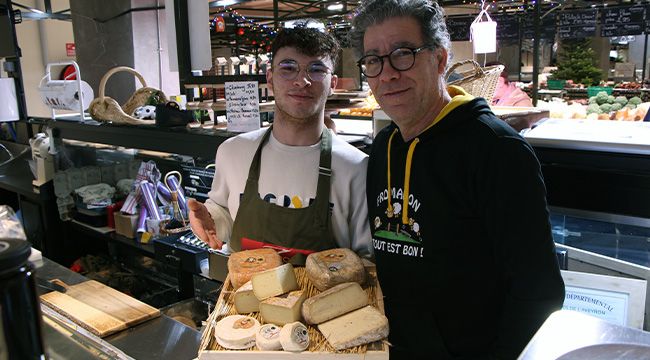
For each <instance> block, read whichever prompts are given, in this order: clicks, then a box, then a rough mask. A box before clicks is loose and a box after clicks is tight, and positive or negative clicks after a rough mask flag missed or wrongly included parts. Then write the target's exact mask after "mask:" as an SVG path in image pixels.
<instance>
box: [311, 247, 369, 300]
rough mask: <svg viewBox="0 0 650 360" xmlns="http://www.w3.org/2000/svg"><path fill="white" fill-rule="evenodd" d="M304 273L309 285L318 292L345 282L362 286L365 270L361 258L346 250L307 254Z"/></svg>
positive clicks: (337, 249)
mask: <svg viewBox="0 0 650 360" xmlns="http://www.w3.org/2000/svg"><path fill="white" fill-rule="evenodd" d="M305 272H306V273H307V277H308V278H309V280H310V281H311V283H312V284H314V286H315V287H316V288H317V289H318V290H320V291H325V290H327V289H330V288H332V287H333V286H335V285H338V284H342V283H346V282H356V283H359V284H363V283H364V282H365V280H366V270H365V268H364V266H363V262H362V261H361V258H359V256H358V255H357V254H356V253H355V252H354V251H352V250H350V249H347V248H336V249H329V250H325V251H320V252H316V253H312V254H309V256H307V260H306V262H305Z"/></svg>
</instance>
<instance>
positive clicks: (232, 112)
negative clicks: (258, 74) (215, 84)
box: [225, 81, 260, 132]
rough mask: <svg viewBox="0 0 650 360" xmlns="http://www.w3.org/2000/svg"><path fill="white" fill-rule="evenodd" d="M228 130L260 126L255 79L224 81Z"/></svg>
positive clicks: (239, 130)
mask: <svg viewBox="0 0 650 360" xmlns="http://www.w3.org/2000/svg"><path fill="white" fill-rule="evenodd" d="M225 90H226V91H225V92H226V118H227V119H228V131H233V132H247V131H253V130H257V129H259V128H260V98H259V93H258V84H257V81H237V82H227V83H225Z"/></svg>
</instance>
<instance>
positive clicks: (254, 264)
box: [228, 249, 282, 289]
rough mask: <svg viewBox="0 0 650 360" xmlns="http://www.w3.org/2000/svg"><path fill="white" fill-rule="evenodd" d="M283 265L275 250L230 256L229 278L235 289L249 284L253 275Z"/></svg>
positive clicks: (239, 253)
mask: <svg viewBox="0 0 650 360" xmlns="http://www.w3.org/2000/svg"><path fill="white" fill-rule="evenodd" d="M280 265H282V258H281V257H280V255H278V253H277V252H276V251H275V250H273V249H255V250H246V251H239V252H236V253H233V254H230V257H229V258H228V276H229V277H230V283H232V286H233V287H234V288H235V289H238V288H239V287H240V286H242V285H244V284H245V283H247V282H248V281H249V280H250V279H251V277H252V276H253V274H255V273H257V272H260V271H264V270H268V269H273V268H275V267H278V266H280Z"/></svg>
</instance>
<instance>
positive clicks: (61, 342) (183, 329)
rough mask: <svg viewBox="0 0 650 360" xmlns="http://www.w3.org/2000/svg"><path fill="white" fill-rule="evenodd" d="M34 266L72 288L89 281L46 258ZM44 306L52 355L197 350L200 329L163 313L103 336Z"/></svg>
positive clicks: (187, 353)
mask: <svg viewBox="0 0 650 360" xmlns="http://www.w3.org/2000/svg"><path fill="white" fill-rule="evenodd" d="M34 265H35V267H36V274H37V276H38V277H39V278H40V279H41V280H54V279H58V280H60V281H62V282H63V283H65V284H67V285H68V286H71V287H72V286H75V285H78V284H82V283H86V282H88V281H89V280H88V279H87V278H85V277H84V276H82V275H80V274H77V273H75V272H73V271H71V270H69V269H67V268H65V267H63V266H61V265H59V264H57V263H55V262H53V261H51V260H49V259H47V258H43V259H42V261H40V260H39V261H37V262H36V263H35V264H34ZM38 290H39V293H40V294H44V293H47V291H48V290H45V289H43V288H41V287H39V289H38ZM41 309H42V310H43V313H44V314H43V337H44V339H43V342H44V345H45V348H46V353H47V354H48V355H49V356H50V357H51V358H66V359H70V358H89V357H93V358H97V357H100V358H101V357H102V356H104V357H106V358H116V359H131V358H133V359H193V358H195V357H196V354H197V352H198V347H199V342H200V337H201V334H200V332H198V331H196V330H194V329H192V328H191V327H189V326H187V325H184V324H182V323H180V322H178V321H176V320H173V319H171V318H169V317H167V316H166V315H164V314H161V315H160V316H158V317H156V318H154V319H150V320H146V321H144V322H142V323H140V324H138V325H135V326H132V327H130V328H128V329H126V330H122V331H119V332H117V333H115V334H113V335H109V336H107V337H105V338H103V339H102V338H99V337H97V336H93V335H92V334H91V333H90V332H89V331H87V330H86V329H84V328H82V327H81V326H77V325H76V324H74V323H71V322H69V321H67V319H66V318H65V317H64V316H61V314H59V313H53V312H52V311H51V309H50V308H49V307H47V306H42V307H41Z"/></svg>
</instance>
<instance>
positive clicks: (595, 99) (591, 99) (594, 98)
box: [589, 96, 627, 105]
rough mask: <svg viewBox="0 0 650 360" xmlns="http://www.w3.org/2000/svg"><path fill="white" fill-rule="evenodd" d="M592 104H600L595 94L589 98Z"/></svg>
mask: <svg viewBox="0 0 650 360" xmlns="http://www.w3.org/2000/svg"><path fill="white" fill-rule="evenodd" d="M625 102H627V100H626V101H625ZM591 104H596V105H598V98H597V97H595V96H592V97H590V98H589V105H591Z"/></svg>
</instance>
